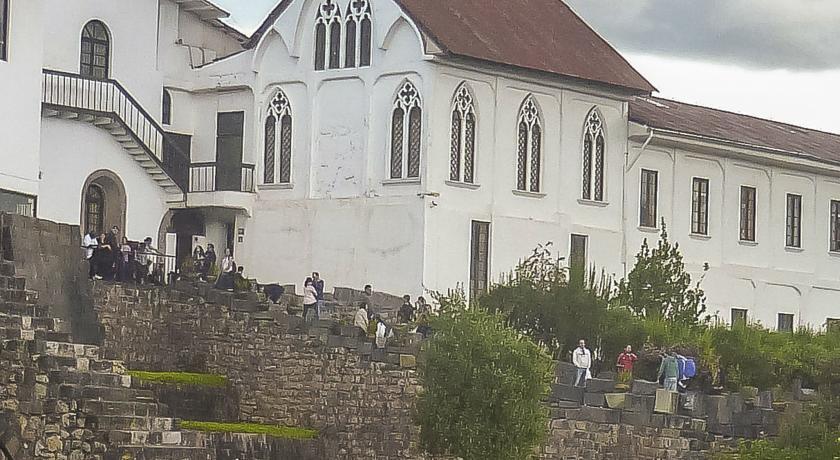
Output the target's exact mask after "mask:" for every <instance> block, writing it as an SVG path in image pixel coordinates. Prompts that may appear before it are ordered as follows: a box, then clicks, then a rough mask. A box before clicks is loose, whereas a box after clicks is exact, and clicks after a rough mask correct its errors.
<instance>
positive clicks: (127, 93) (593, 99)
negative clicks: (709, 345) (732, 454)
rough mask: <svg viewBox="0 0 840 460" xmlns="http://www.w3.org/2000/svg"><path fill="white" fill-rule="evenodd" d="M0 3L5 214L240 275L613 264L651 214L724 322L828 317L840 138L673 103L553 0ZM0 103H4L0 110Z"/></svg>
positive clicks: (427, 283) (399, 277)
mask: <svg viewBox="0 0 840 460" xmlns="http://www.w3.org/2000/svg"><path fill="white" fill-rule="evenodd" d="M484 3H485V2H479V1H478V0H448V1H443V0H441V1H428V0H282V1H280V2H279V4H278V5H277V6H276V8H274V10H272V11H271V12H270V14H269V15H268V16H267V18H266V19H265V21H264V23H263V24H262V25H261V26H260V27H259V29H258V30H257V31H256V32H255V33H254V34H253V35H252V36H250V37H246V36H243V35H242V34H240V33H239V32H237V31H236V30H233V29H231V28H230V27H228V26H227V25H225V24H224V22H222V21H221V20H222V19H224V18H226V17H227V13H226V12H225V11H223V10H221V9H219V8H218V7H216V6H215V5H213V4H212V3H210V2H208V1H205V0H138V1H131V2H128V1H120V2H113V1H111V2H105V1H98V0H83V1H79V2H73V5H72V7H71V6H70V5H68V4H67V2H61V1H59V0H26V1H21V0H0V5H2V6H0V8H2V10H0V12H2V16H0V24H2V25H0V27H2V29H0V40H2V42H0V92H2V95H3V96H2V97H3V101H4V103H3V104H2V105H0V116H2V118H3V119H4V120H5V121H4V122H3V123H0V161H2V163H0V210H2V211H4V212H17V213H24V214H34V215H37V216H38V217H41V218H45V219H51V220H56V221H60V222H68V223H73V224H78V225H80V226H81V227H82V228H84V229H96V230H99V229H103V228H109V227H110V226H112V225H118V226H120V228H122V229H124V232H125V234H126V235H127V236H129V237H130V238H132V239H142V238H144V237H146V236H153V238H154V239H155V241H156V242H158V246H159V247H161V248H162V249H164V250H165V251H166V252H167V253H168V254H171V255H173V256H176V257H177V258H178V259H179V260H180V261H183V260H185V259H186V258H187V257H188V256H189V254H190V253H191V251H192V249H193V246H194V245H196V244H201V245H206V244H208V243H213V244H214V245H215V246H216V248H218V249H221V248H230V249H231V250H232V251H233V252H234V255H235V258H236V260H237V262H238V263H239V264H240V265H242V266H244V267H245V269H246V272H247V273H248V275H249V276H252V277H256V278H258V279H260V280H261V281H263V282H275V281H279V282H288V283H293V282H300V281H302V279H303V277H305V276H306V274H307V273H309V272H311V271H313V270H317V271H320V272H321V274H322V275H323V276H324V277H325V278H327V280H328V281H329V282H330V283H331V284H334V285H343V286H356V287H361V286H363V285H365V284H373V285H374V286H375V288H376V289H379V290H383V291H389V292H397V293H401V292H406V293H410V294H412V295H413V296H416V295H418V294H421V293H423V292H424V291H425V290H446V289H448V288H452V287H455V286H457V285H462V286H463V287H464V289H465V290H466V291H467V292H468V293H470V294H471V295H473V294H475V293H477V292H480V291H483V290H485V289H487V287H488V285H489V284H490V283H492V282H493V281H494V280H496V279H498V277H499V276H501V275H503V274H505V273H507V272H509V271H510V270H511V269H512V268H513V267H514V266H515V265H516V264H517V262H518V261H519V260H520V259H522V258H524V257H527V256H528V255H529V254H530V253H531V251H532V250H533V249H534V248H535V247H537V246H538V245H540V244H547V243H549V242H550V243H551V244H552V251H553V253H554V254H556V255H557V256H560V257H564V258H565V260H567V261H568V262H569V263H582V264H586V265H590V264H591V265H594V266H596V267H598V268H599V269H600V268H603V269H604V270H605V271H606V272H608V273H610V274H613V275H614V276H616V277H621V276H623V275H624V274H625V273H626V272H627V271H628V270H630V269H631V268H632V265H633V262H634V256H635V253H636V252H637V251H638V249H639V247H640V245H641V243H642V241H643V240H644V239H648V240H650V241H651V242H653V241H654V240H655V239H656V238H657V237H658V234H657V228H658V227H659V226H660V225H661V223H662V222H664V223H665V224H666V225H667V226H668V229H669V235H670V237H671V239H672V240H675V241H677V242H679V243H680V245H681V248H682V249H683V251H684V254H685V257H686V262H687V264H688V267H689V268H690V269H691V271H692V272H694V273H696V274H698V275H700V274H701V273H702V271H703V267H704V265H705V264H706V263H708V264H709V266H710V270H709V271H708V272H707V273H706V275H705V279H704V282H703V285H704V288H705V289H706V291H707V294H708V298H709V310H710V311H711V312H712V313H716V314H718V315H719V316H720V317H721V318H722V319H724V320H726V321H740V320H743V319H747V320H751V321H760V322H761V323H762V324H764V325H765V326H768V327H771V328H777V329H780V330H789V329H791V328H795V327H796V326H798V325H810V326H812V327H815V328H824V327H827V326H828V325H830V324H834V323H832V320H833V319H834V318H840V306H838V302H840V279H838V276H837V273H838V272H840V271H838V269H840V185H839V184H840V179H838V178H840V136H837V135H831V134H826V133H820V132H816V131H812V130H807V129H804V128H800V127H794V126H790V125H784V124H781V123H775V122H771V121H767V120H760V119H756V118H752V117H747V116H743V115H736V114H731V113H727V112H722V111H717V110H713V109H708V108H703V107H696V106H690V105H687V104H682V103H679V102H676V101H669V100H664V99H660V98H656V97H653V96H652V93H653V92H654V91H655V88H654V87H653V86H652V85H651V83H649V82H648V81H647V80H645V78H644V77H643V76H642V75H640V74H639V73H638V72H636V71H635V70H634V69H633V68H632V67H631V66H630V65H629V64H628V63H627V62H626V61H625V60H624V59H623V58H622V57H621V55H620V54H619V53H617V52H616V51H615V50H614V49H613V48H612V47H611V46H610V45H609V44H608V43H606V42H605V41H604V40H603V39H602V38H601V37H600V36H598V35H597V34H596V33H595V32H594V31H593V30H591V29H590V28H589V27H588V26H587V25H586V24H585V23H584V22H583V21H582V20H581V19H580V18H578V17H577V16H576V15H575V14H574V13H573V12H572V11H571V9H569V8H568V7H567V6H566V5H564V4H563V3H561V2H557V1H555V0H527V1H525V2H503V3H501V4H499V5H496V6H495V7H494V8H493V9H488V8H485V7H484V6H485V5H484ZM5 101H8V103H6V102H5Z"/></svg>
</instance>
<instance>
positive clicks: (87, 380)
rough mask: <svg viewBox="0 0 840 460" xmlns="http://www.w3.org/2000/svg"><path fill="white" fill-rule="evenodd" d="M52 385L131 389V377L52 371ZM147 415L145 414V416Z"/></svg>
mask: <svg viewBox="0 0 840 460" xmlns="http://www.w3.org/2000/svg"><path fill="white" fill-rule="evenodd" d="M50 383H53V384H62V383H64V384H69V385H93V386H101V387H115V388H117V387H121V388H130V387H131V377H129V376H128V375H122V374H107V373H99V372H74V371H70V370H58V371H50ZM144 415H145V414H144Z"/></svg>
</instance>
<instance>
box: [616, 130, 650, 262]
mask: <svg viewBox="0 0 840 460" xmlns="http://www.w3.org/2000/svg"><path fill="white" fill-rule="evenodd" d="M628 126H629V124H628ZM645 128H646V129H647V130H648V131H649V133H648V137H647V139H646V140H645V143H644V144H642V148H641V149H640V150H639V155H638V156H637V157H636V159H635V160H634V161H633V163H632V164H631V163H630V151H629V150H630V149H627V151H626V152H624V174H622V175H621V227H622V228H621V265H622V267H624V277H625V278H626V277H627V173H629V172H630V169H631V168H632V167H633V166H634V165H635V164H636V161H638V160H639V158H641V157H642V154H643V153H644V152H645V149H647V147H648V145H650V141H652V140H653V129H651V128H649V127H647V126H645ZM628 132H629V129H628Z"/></svg>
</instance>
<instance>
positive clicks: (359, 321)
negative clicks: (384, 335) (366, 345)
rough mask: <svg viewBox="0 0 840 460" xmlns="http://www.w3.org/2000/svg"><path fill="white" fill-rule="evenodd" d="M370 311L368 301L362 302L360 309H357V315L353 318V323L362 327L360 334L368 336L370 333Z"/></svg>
mask: <svg viewBox="0 0 840 460" xmlns="http://www.w3.org/2000/svg"><path fill="white" fill-rule="evenodd" d="M368 324H369V322H368V312H367V303H365V302H362V304H361V305H359V309H358V310H357V311H356V317H355V318H354V319H353V325H354V326H356V327H358V328H359V329H361V332H360V333H359V335H360V336H362V337H366V336H367V333H368Z"/></svg>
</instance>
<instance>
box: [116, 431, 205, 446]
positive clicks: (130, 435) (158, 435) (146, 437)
mask: <svg viewBox="0 0 840 460" xmlns="http://www.w3.org/2000/svg"><path fill="white" fill-rule="evenodd" d="M105 436H106V437H107V441H108V443H109V444H110V445H112V446H121V445H134V446H180V447H207V446H209V445H210V438H209V437H208V436H207V434H206V433H200V432H197V431H173V430H164V431H158V430H152V431H149V430H109V431H108V432H107V433H106V434H105Z"/></svg>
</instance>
